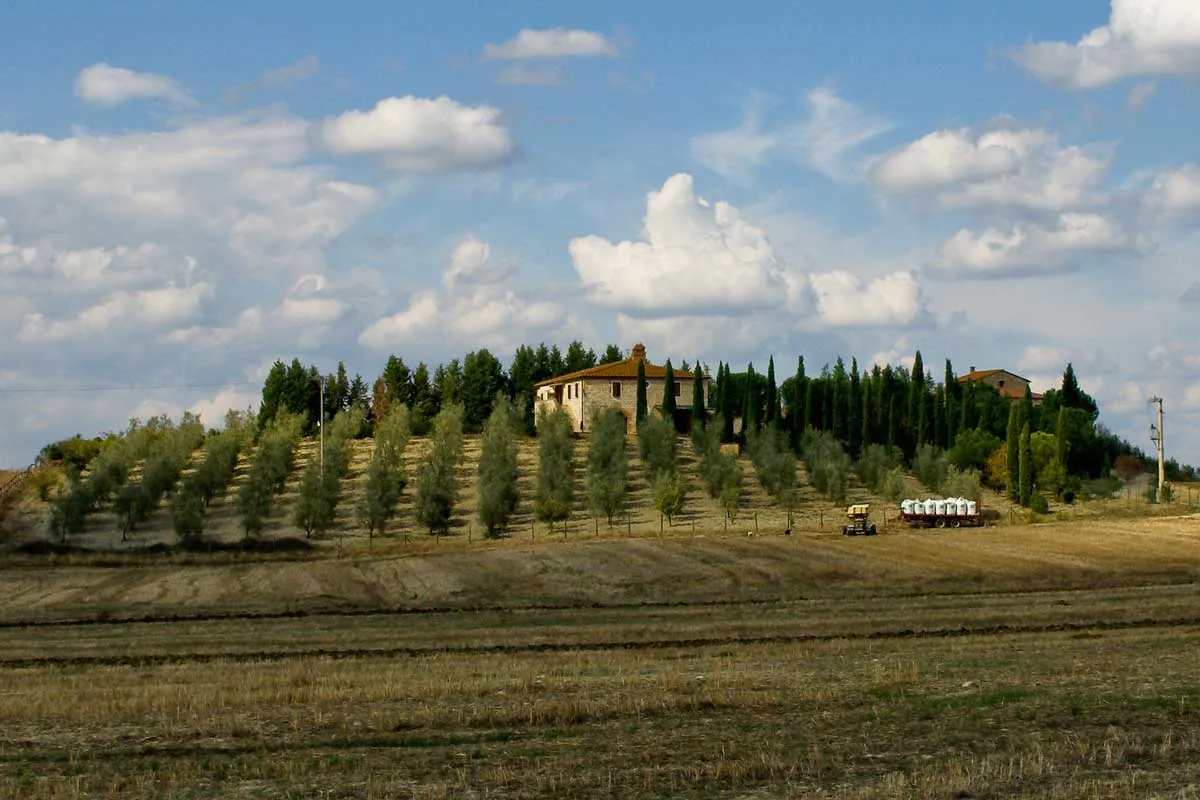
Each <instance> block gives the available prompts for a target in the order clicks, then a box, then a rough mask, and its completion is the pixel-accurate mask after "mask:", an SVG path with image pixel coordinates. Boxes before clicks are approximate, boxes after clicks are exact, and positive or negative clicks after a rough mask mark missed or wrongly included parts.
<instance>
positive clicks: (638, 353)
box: [630, 342, 646, 361]
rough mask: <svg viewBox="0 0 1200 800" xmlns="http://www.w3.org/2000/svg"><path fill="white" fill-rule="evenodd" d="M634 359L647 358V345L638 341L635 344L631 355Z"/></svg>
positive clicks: (643, 359)
mask: <svg viewBox="0 0 1200 800" xmlns="http://www.w3.org/2000/svg"><path fill="white" fill-rule="evenodd" d="M630 357H631V358H632V359H633V360H634V361H645V360H646V345H644V344H642V343H641V342H638V343H637V344H635V345H634V346H633V353H632V354H631V356H630Z"/></svg>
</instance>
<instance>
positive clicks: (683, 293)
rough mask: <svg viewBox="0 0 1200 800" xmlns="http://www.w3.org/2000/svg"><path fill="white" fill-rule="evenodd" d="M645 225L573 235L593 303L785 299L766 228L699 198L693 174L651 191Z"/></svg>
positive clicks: (666, 308)
mask: <svg viewBox="0 0 1200 800" xmlns="http://www.w3.org/2000/svg"><path fill="white" fill-rule="evenodd" d="M643 223H644V224H643V229H642V238H641V239H640V240H638V241H621V242H616V243H613V242H610V241H609V240H607V239H604V238H602V237H599V236H583V237H580V238H576V239H572V240H571V243H570V245H569V248H568V249H569V251H570V254H571V260H572V262H573V263H574V265H575V271H576V272H577V273H578V274H579V278H580V280H581V281H582V282H583V284H584V286H585V287H586V288H587V289H588V290H589V292H590V293H591V297H592V299H593V301H594V302H596V303H597V304H599V305H603V306H608V307H613V308H621V309H624V310H631V311H634V310H635V311H642V312H652V313H654V314H655V315H669V314H671V313H672V312H674V313H690V312H695V311H697V310H701V309H706V310H709V311H713V312H719V311H731V310H745V311H749V310H755V309H762V308H769V307H773V306H777V305H779V304H780V303H781V301H782V300H783V299H785V298H786V296H787V285H786V282H785V280H784V275H783V268H782V267H781V265H780V264H779V262H778V260H777V259H776V257H775V251H774V250H773V248H772V247H771V243H770V242H769V241H768V240H767V237H766V234H765V233H763V231H762V229H760V228H758V227H756V226H754V225H753V224H751V223H749V222H747V221H746V220H744V219H742V217H741V214H740V213H739V212H738V210H737V209H736V208H734V207H733V206H731V205H730V204H728V203H725V202H717V203H716V204H710V203H708V202H707V201H706V200H703V199H702V198H700V197H697V196H696V193H695V189H694V186H693V181H692V177H691V176H690V175H687V174H682V173H681V174H678V175H673V176H671V177H670V178H668V179H667V181H666V182H665V183H664V184H663V186H662V188H661V189H659V190H656V191H652V192H650V193H649V194H648V196H647V199H646V214H645V217H644V220H643Z"/></svg>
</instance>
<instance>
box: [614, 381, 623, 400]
mask: <svg viewBox="0 0 1200 800" xmlns="http://www.w3.org/2000/svg"><path fill="white" fill-rule="evenodd" d="M612 396H613V397H620V396H621V382H620V381H613V385H612Z"/></svg>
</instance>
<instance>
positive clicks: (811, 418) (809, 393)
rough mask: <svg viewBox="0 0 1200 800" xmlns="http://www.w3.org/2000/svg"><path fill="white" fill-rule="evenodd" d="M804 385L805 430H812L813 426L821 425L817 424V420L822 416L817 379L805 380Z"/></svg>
mask: <svg viewBox="0 0 1200 800" xmlns="http://www.w3.org/2000/svg"><path fill="white" fill-rule="evenodd" d="M805 384H806V385H805V387H804V430H805V431H811V430H812V429H813V428H817V427H820V426H818V425H817V420H818V419H819V418H820V415H821V410H820V406H819V405H818V404H817V387H816V381H805Z"/></svg>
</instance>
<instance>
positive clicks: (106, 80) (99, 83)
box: [75, 62, 194, 108]
mask: <svg viewBox="0 0 1200 800" xmlns="http://www.w3.org/2000/svg"><path fill="white" fill-rule="evenodd" d="M75 96H76V97H78V98H79V99H81V100H83V101H84V102H85V103H89V104H91V105H94V106H102V107H106V108H113V107H115V106H119V105H121V104H122V103H127V102H129V101H131V100H162V101H164V102H166V103H167V104H169V105H171V106H175V107H183V106H188V105H192V104H193V103H194V101H193V100H192V98H191V96H190V95H189V94H188V93H187V92H186V91H185V90H184V89H183V87H182V86H180V85H179V84H178V83H176V82H175V81H174V80H173V79H172V78H168V77H167V76H165V75H155V74H154V73H152V72H134V71H133V70H130V69H125V68H124V67H114V66H112V65H111V64H106V63H104V62H101V63H99V64H92V65H91V66H90V67H84V68H83V69H82V70H80V71H79V75H78V76H77V77H76V78H75Z"/></svg>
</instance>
